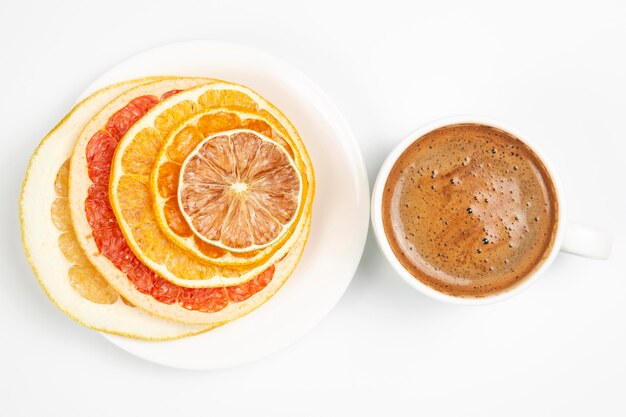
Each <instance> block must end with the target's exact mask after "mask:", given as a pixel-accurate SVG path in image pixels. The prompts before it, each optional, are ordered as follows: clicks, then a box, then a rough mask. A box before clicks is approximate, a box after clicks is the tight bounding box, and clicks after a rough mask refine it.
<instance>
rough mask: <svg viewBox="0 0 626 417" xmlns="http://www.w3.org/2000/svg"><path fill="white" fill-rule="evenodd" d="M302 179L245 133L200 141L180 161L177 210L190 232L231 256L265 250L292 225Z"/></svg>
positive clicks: (279, 153) (278, 151)
mask: <svg viewBox="0 0 626 417" xmlns="http://www.w3.org/2000/svg"><path fill="white" fill-rule="evenodd" d="M301 184H302V179H301V177H300V174H299V173H298V170H297V168H296V166H295V164H294V162H293V160H292V159H291V157H290V156H289V154H288V153H287V151H286V150H285V148H283V147H282V146H281V145H279V144H278V143H276V142H274V141H273V140H272V139H270V138H268V137H267V136H264V135H262V134H260V133H257V132H254V131H252V130H247V129H238V130H230V131H226V132H222V133H217V134H215V135H212V136H209V137H207V138H206V139H204V140H203V141H202V142H200V144H199V145H198V146H197V147H196V148H195V149H194V150H193V151H192V152H191V153H189V155H188V156H187V158H186V159H185V160H184V162H183V164H182V167H181V170H180V176H179V186H178V204H179V206H180V208H181V211H182V213H183V217H184V218H185V220H187V224H188V225H189V227H190V228H191V230H192V231H193V232H194V233H195V234H196V236H198V237H200V239H202V240H204V241H205V242H207V243H210V244H213V245H215V246H218V247H221V248H223V249H226V250H230V251H233V252H246V251H250V250H257V249H262V248H265V247H267V246H269V245H271V244H273V243H275V242H276V241H277V240H278V239H279V238H280V237H281V236H282V235H284V234H285V233H286V231H287V230H288V229H289V226H291V224H292V223H293V221H294V219H295V216H296V212H297V210H298V206H299V205H300V200H301V196H302V187H301Z"/></svg>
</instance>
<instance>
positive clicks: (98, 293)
mask: <svg viewBox="0 0 626 417" xmlns="http://www.w3.org/2000/svg"><path fill="white" fill-rule="evenodd" d="M156 79H157V78H155V77H151V78H145V79H140V80H132V81H127V82H124V83H120V84H116V85H112V86H110V87H107V88H105V89H103V90H100V91H98V92H96V93H94V94H93V95H91V96H90V97H88V98H87V99H85V100H84V101H82V102H81V103H79V104H78V105H76V107H74V109H72V111H71V112H70V113H69V114H68V115H67V116H66V117H65V118H64V119H63V120H62V121H61V122H60V123H59V124H58V125H57V126H56V127H55V128H54V129H53V130H52V131H51V132H50V133H49V134H48V135H47V136H46V137H45V138H44V139H43V140H42V141H41V143H40V144H39V146H38V147H37V150H36V151H35V152H34V154H33V156H32V158H31V160H30V163H29V166H28V170H27V172H26V177H25V179H24V184H23V186H22V194H21V198H20V224H21V229H22V241H23V244H24V248H25V251H26V255H27V258H28V261H29V263H30V265H31V267H32V269H33V272H34V274H35V276H36V277H37V279H38V280H39V283H40V284H41V286H42V288H43V289H44V291H45V292H46V294H47V295H48V297H49V298H50V299H51V300H52V301H53V302H54V304H56V305H57V306H58V307H59V308H60V309H61V310H62V311H63V312H64V313H65V314H67V315H68V316H70V317H71V318H72V319H74V320H76V321H77V322H79V323H80V324H82V325H84V326H86V327H89V328H91V329H94V330H98V331H102V332H107V333H113V334H118V335H124V336H128V337H134V338H138V339H146V340H164V339H172V338H178V337H183V336H188V335H192V334H197V333H200V332H203V331H206V330H208V329H210V328H212V327H213V326H206V325H202V326H199V325H190V324H183V323H178V322H174V321H170V320H163V319H161V318H158V317H155V316H153V315H151V314H148V313H146V312H145V311H143V310H142V309H139V308H136V307H133V306H131V305H130V304H128V303H127V302H125V300H124V299H123V298H122V297H121V296H120V295H119V294H118V292H116V291H115V290H114V289H113V287H111V286H110V285H109V284H108V282H107V281H106V280H105V279H104V278H103V277H102V275H101V274H99V273H98V271H97V270H96V269H95V268H94V267H93V265H92V264H91V263H90V262H89V260H88V259H87V257H86V256H85V253H84V252H83V251H82V249H81V248H80V246H79V244H78V242H77V240H76V237H75V234H74V230H73V228H72V224H71V220H70V213H69V207H68V176H69V172H68V168H69V163H68V158H69V157H70V155H71V152H72V148H73V146H74V142H75V140H76V138H77V137H78V135H79V134H80V132H81V130H82V129H83V127H84V126H85V124H86V123H87V122H88V121H89V120H90V119H91V118H92V117H93V116H94V115H95V114H96V113H97V112H98V110H99V109H100V108H101V107H102V106H104V105H105V104H106V103H108V102H109V101H111V100H112V99H114V98H115V97H116V96H118V95H119V94H120V93H122V92H123V91H125V90H128V89H129V88H131V87H134V86H138V85H141V84H144V83H147V82H151V81H154V80H156Z"/></svg>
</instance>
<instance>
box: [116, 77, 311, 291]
mask: <svg viewBox="0 0 626 417" xmlns="http://www.w3.org/2000/svg"><path fill="white" fill-rule="evenodd" d="M214 107H239V108H241V109H242V110H244V111H253V112H256V113H257V114H260V115H263V118H264V119H268V120H274V121H277V122H276V123H277V124H279V125H280V126H281V134H284V135H285V140H292V141H293V143H290V146H291V149H293V150H294V157H293V159H294V162H295V163H296V166H297V167H298V171H299V172H300V174H301V176H302V196H303V198H302V203H301V204H300V206H299V208H298V213H297V214H296V219H295V220H294V222H293V225H294V226H293V233H291V234H290V235H289V236H290V237H289V238H288V239H287V240H286V241H284V242H280V243H279V244H277V246H280V247H279V248H278V249H277V250H276V251H275V252H274V253H273V254H272V255H271V256H270V257H269V258H268V259H267V260H265V261H264V262H263V263H262V264H260V265H254V266H253V267H246V268H238V267H231V266H229V265H215V264H214V263H207V262H205V261H202V260H200V259H198V258H196V257H195V256H193V255H191V254H189V253H188V251H186V250H183V249H181V248H180V247H179V246H178V245H176V244H174V243H172V242H171V241H169V240H168V239H167V237H166V236H165V234H164V233H163V231H162V230H161V228H160V227H159V224H158V221H157V220H156V218H155V215H154V212H153V211H152V210H145V208H146V207H149V206H152V204H153V201H152V198H151V196H150V188H149V180H150V174H151V171H152V168H153V166H154V162H155V161H156V158H157V156H158V154H159V151H160V150H161V148H162V146H163V142H164V140H165V138H167V137H168V136H169V135H170V134H171V133H172V132H173V131H174V130H175V129H176V127H177V126H178V125H180V124H181V123H185V122H186V121H187V120H189V119H190V118H192V117H194V116H195V115H197V114H200V113H203V112H206V111H209V110H210V109H212V108H214ZM287 132H288V133H287ZM288 138H291V139H288ZM109 193H110V199H111V206H112V208H113V210H114V212H115V216H116V218H117V220H118V222H119V225H120V227H121V229H122V232H123V233H124V237H125V238H126V241H127V242H128V244H129V246H130V247H131V248H132V251H133V252H134V253H135V254H136V255H137V256H138V257H139V259H140V260H141V262H142V263H144V264H145V265H147V266H148V267H149V268H150V269H151V270H153V271H155V272H156V273H157V274H158V275H160V276H161V277H163V278H165V279H167V280H168V281H170V282H172V283H174V284H176V285H180V286H184V287H198V288H207V287H219V286H222V285H227V286H232V285H238V284H240V283H244V282H246V281H248V280H250V279H252V278H253V277H255V276H257V275H258V274H259V273H261V272H262V271H264V270H265V268H266V267H267V265H271V264H273V263H274V262H276V261H277V260H278V259H281V258H282V257H283V256H285V254H286V253H287V252H288V251H289V249H290V248H291V247H292V246H293V245H294V244H295V242H296V240H297V237H298V236H300V235H301V232H302V230H303V229H304V226H305V222H306V220H307V219H308V217H309V216H310V210H311V205H312V200H313V193H314V179H313V169H312V167H311V163H310V160H309V159H308V154H307V153H306V149H305V148H304V145H303V144H302V141H301V140H300V138H299V136H298V134H297V132H296V131H295V129H294V128H293V126H292V125H291V124H290V123H289V121H288V120H287V119H286V118H285V117H284V116H283V115H282V114H281V113H280V112H279V111H278V110H277V109H275V108H274V107H273V106H272V105H271V104H270V103H268V102H267V101H266V100H264V99H263V98H262V97H260V96H258V95H257V94H256V93H254V92H253V91H251V90H249V89H247V88H246V87H243V86H239V85H236V84H232V83H226V82H216V83H212V84H207V85H203V86H200V87H196V88H191V89H189V90H187V91H184V92H182V93H179V94H176V95H175V96H173V97H171V98H169V99H168V100H166V101H164V102H162V103H160V104H158V105H157V106H155V107H154V108H153V109H152V110H151V111H149V112H148V113H147V114H146V115H145V116H144V117H142V118H141V119H140V120H139V121H138V122H137V123H135V124H134V125H133V126H132V127H131V128H130V129H129V130H128V132H127V133H126V135H125V136H124V137H123V138H122V140H121V141H120V142H119V144H118V147H117V150H116V152H115V155H114V159H113V164H112V167H111V180H110V191H109Z"/></svg>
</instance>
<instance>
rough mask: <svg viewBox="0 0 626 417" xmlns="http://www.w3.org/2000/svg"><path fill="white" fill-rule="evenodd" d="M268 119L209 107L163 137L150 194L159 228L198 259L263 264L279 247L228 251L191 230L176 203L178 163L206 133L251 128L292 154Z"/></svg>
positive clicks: (282, 137)
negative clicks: (163, 140) (209, 108)
mask: <svg viewBox="0 0 626 417" xmlns="http://www.w3.org/2000/svg"><path fill="white" fill-rule="evenodd" d="M269 119H270V120H266V119H264V118H263V117H262V116H260V115H258V114H253V113H250V112H244V111H241V110H237V109H235V108H217V109H211V110H209V111H208V112H205V113H200V114H199V115H197V116H195V117H193V118H191V119H189V121H187V122H184V123H182V124H180V125H179V126H178V127H177V128H176V129H174V131H173V132H172V133H171V134H170V136H169V137H168V138H167V139H166V140H165V142H164V144H163V147H162V148H161V151H160V152H159V155H158V157H157V160H156V163H155V166H154V168H153V170H152V174H151V178H150V193H151V196H152V199H153V203H154V213H155V215H156V219H157V221H158V223H159V227H160V228H161V230H162V231H163V233H164V234H165V235H166V236H167V237H168V238H169V239H170V240H172V241H173V242H174V243H176V244H177V245H178V246H179V247H180V248H182V249H183V250H186V251H188V252H189V253H190V254H192V255H194V256H195V257H197V258H199V259H201V260H205V261H209V262H212V263H216V264H219V265H229V266H245V265H254V264H259V263H262V262H264V261H265V260H267V259H268V258H269V257H270V256H271V255H272V254H273V253H274V252H275V251H276V249H278V247H279V246H280V242H279V244H277V245H272V246H270V247H267V248H265V249H261V250H253V251H247V252H231V251H228V250H224V249H223V248H220V247H218V246H215V245H211V244H208V243H207V242H205V241H203V240H202V239H200V238H199V237H198V236H196V235H195V234H194V233H193V231H192V229H191V228H190V227H189V225H188V224H187V221H186V220H185V218H184V217H183V214H182V212H181V210H180V207H179V204H178V176H179V174H180V167H181V164H182V163H183V161H184V159H185V158H186V157H187V155H188V154H189V152H191V151H192V150H193V149H194V148H195V147H196V146H197V145H198V144H199V143H200V142H201V141H202V140H203V139H204V138H206V137H207V136H208V135H211V134H214V133H217V132H223V131H226V130H231V129H239V128H245V129H250V130H253V131H255V132H259V133H261V134H263V135H265V136H267V137H270V138H271V139H273V140H274V141H276V142H278V143H279V144H280V145H281V146H283V147H284V148H285V150H286V151H287V153H288V154H289V155H290V156H293V155H294V152H293V150H292V148H291V146H290V145H289V142H287V141H286V140H285V138H284V134H281V133H280V131H281V130H283V131H284V129H282V127H281V126H279V125H278V124H277V123H276V122H275V121H274V120H272V119H271V118H269ZM291 142H292V143H293V141H291ZM293 229H294V228H293V227H292V230H289V231H288V232H287V233H286V234H285V236H284V237H283V240H285V241H286V240H287V239H288V238H289V237H290V236H291V234H292V233H293Z"/></svg>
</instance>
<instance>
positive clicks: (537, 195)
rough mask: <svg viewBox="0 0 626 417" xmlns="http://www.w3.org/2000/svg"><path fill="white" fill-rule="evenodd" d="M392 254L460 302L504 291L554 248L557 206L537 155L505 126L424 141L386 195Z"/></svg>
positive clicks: (400, 166)
mask: <svg viewBox="0 0 626 417" xmlns="http://www.w3.org/2000/svg"><path fill="white" fill-rule="evenodd" d="M382 210H383V225H384V228H385V234H386V236H387V239H388V240H389V242H390V244H391V247H392V250H393V252H394V253H395V255H396V257H397V258H398V259H399V261H400V262H401V263H402V264H403V265H404V267H405V268H406V269H407V270H408V271H409V272H411V274H413V275H414V276H415V277H416V278H417V279H419V280H420V281H422V282H423V283H424V284H426V285H428V286H430V287H432V288H434V289H436V290H438V291H441V292H443V293H446V294H450V295H453V296H459V297H483V296H487V295H492V294H497V293H501V292H504V291H506V290H508V289H510V288H512V287H514V286H516V285H517V284H519V283H520V282H521V281H523V279H524V278H525V277H527V276H528V275H529V274H530V273H531V272H532V271H533V270H534V269H535V268H536V267H537V266H538V265H539V264H541V262H542V261H543V260H544V258H545V256H546V255H547V253H548V252H549V250H550V248H551V247H552V245H553V243H554V238H555V234H556V224H557V220H558V219H557V216H558V206H557V199H556V193H555V190H554V184H553V182H552V179H551V178H550V176H549V174H548V172H547V169H546V168H545V166H544V165H543V163H542V162H541V160H540V159H539V157H538V156H537V155H536V154H535V153H534V152H533V151H532V150H531V149H530V148H529V147H528V146H526V145H525V144H524V143H523V142H521V141H520V140H518V139H517V138H515V137H514V136H512V135H510V134H508V133H507V132H504V131H502V130H499V129H496V128H493V127H489V126H484V125H477V124H458V125H451V126H446V127H443V128H440V129H437V130H435V131H432V132H430V133H428V134H426V135H425V136H423V137H421V138H419V140H417V141H416V142H414V143H413V144H412V145H411V146H409V148H407V149H406V151H405V152H404V153H403V154H402V155H401V156H400V158H399V159H398V161H397V162H396V163H395V165H394V166H393V168H392V170H391V173H390V175H389V177H388V179H387V182H386V184H385V189H384V192H383V204H382Z"/></svg>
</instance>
